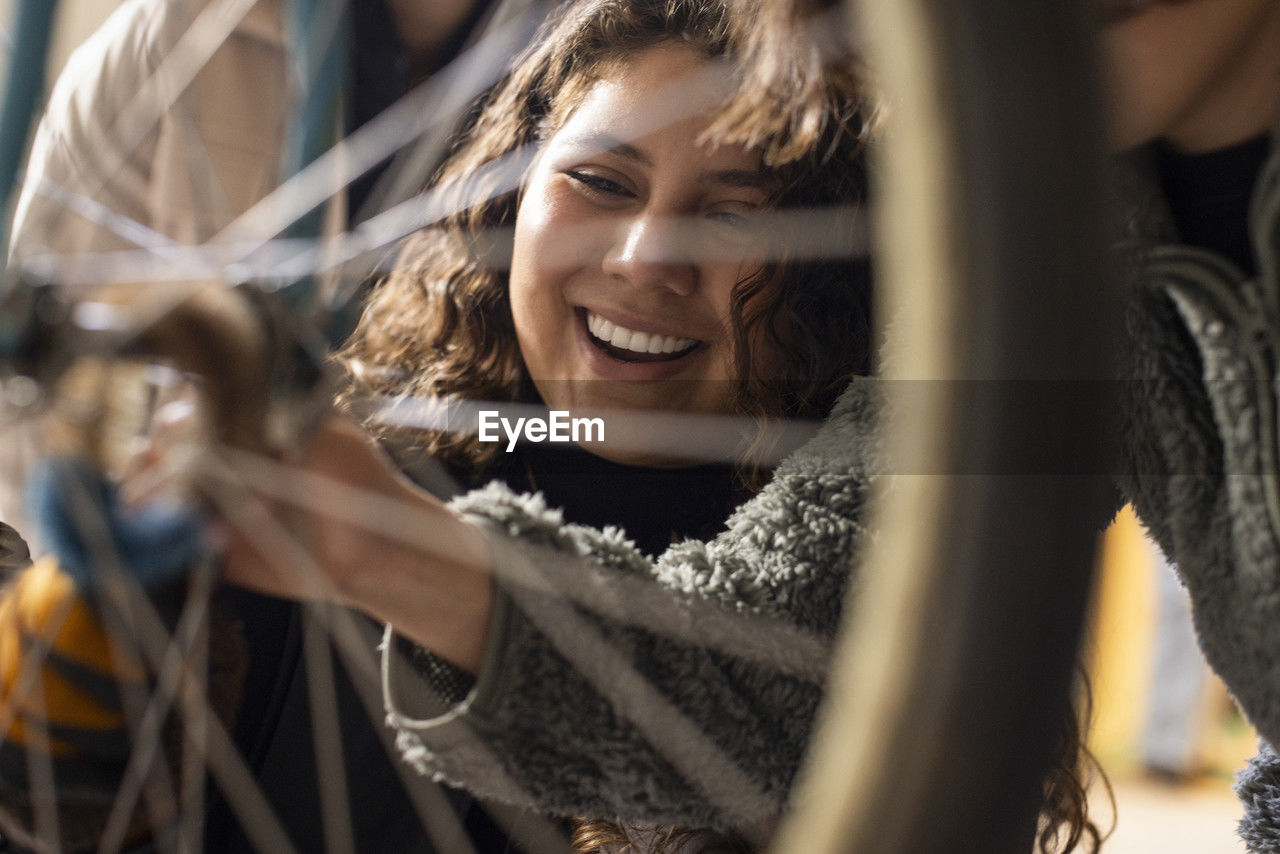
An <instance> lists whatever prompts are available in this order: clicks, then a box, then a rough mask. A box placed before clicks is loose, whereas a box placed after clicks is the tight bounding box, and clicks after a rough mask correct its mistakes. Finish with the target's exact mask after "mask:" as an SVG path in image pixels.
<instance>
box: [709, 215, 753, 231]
mask: <svg viewBox="0 0 1280 854" xmlns="http://www.w3.org/2000/svg"><path fill="white" fill-rule="evenodd" d="M708 216H709V217H711V219H713V220H715V221H716V222H719V223H721V224H723V225H727V226H731V227H733V228H746V227H747V225H748V223H749V222H750V219H749V218H748V217H747V215H746V214H742V213H738V212H736V211H712V212H711V213H710V214H708Z"/></svg>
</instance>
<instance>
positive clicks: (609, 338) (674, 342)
mask: <svg viewBox="0 0 1280 854" xmlns="http://www.w3.org/2000/svg"><path fill="white" fill-rule="evenodd" d="M587 330H588V331H589V332H590V333H591V334H592V335H593V336H595V337H596V338H597V339H599V340H601V341H604V342H606V343H608V344H610V345H612V346H614V347H617V348H619V349H622V350H630V351H632V352H633V353H655V354H656V353H675V352H678V351H680V350H688V349H689V348H690V347H692V346H693V345H695V344H697V343H698V339H696V338H678V337H676V336H674V335H651V334H649V333H648V332H636V331H635V330H634V329H626V328H624V327H621V326H618V325H617V324H615V323H613V322H612V321H608V320H605V319H604V318H603V317H601V316H600V315H598V314H592V313H591V312H587Z"/></svg>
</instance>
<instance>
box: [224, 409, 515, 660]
mask: <svg viewBox="0 0 1280 854" xmlns="http://www.w3.org/2000/svg"><path fill="white" fill-rule="evenodd" d="M211 465H212V466H214V467H215V471H216V476H215V478H214V479H213V480H214V481H216V482H217V483H219V484H221V485H220V486H218V487H216V488H215V487H210V490H211V496H210V497H211V498H212V499H213V502H212V503H213V507H214V509H215V511H216V512H217V514H218V516H219V517H220V521H219V522H218V523H217V527H218V528H219V529H220V534H221V538H222V539H223V540H224V543H225V550H224V555H225V565H224V578H225V579H226V580H228V581H230V582H232V583H234V584H239V585H242V586H244V587H247V588H250V589H253V590H257V591H259V592H263V593H268V594H271V595H274V596H281V597H285V598H290V599H299V600H303V599H327V600H331V601H336V602H339V603H341V604H343V605H346V606H349V607H352V608H356V609H359V610H361V611H364V612H365V613H367V614H369V615H370V616H372V617H375V618H376V619H379V620H382V621H384V622H388V623H391V624H392V625H393V626H394V627H395V628H396V630H397V631H399V632H400V633H401V634H403V635H405V636H406V637H408V638H411V639H412V640H414V641H417V642H418V643H420V644H422V645H423V646H426V647H428V648H429V649H431V650H432V651H433V652H435V653H436V654H437V655H439V656H441V657H442V658H445V659H447V660H449V661H451V662H452V663H453V664H455V665H457V666H459V667H461V668H463V669H465V670H468V671H471V672H474V671H475V670H476V669H477V668H478V667H479V663H480V659H481V654H482V652H483V649H484V642H485V637H486V633H487V627H488V618H489V609H490V605H491V599H492V590H491V580H490V575H489V571H488V569H489V566H488V562H489V558H488V549H487V546H486V544H485V541H484V538H483V536H482V535H481V533H480V531H479V530H478V529H477V528H475V527H474V526H472V525H470V524H467V523H465V522H463V521H461V520H460V519H458V518H457V517H456V516H454V515H453V514H452V513H450V512H449V511H448V510H447V509H446V508H445V506H444V505H443V504H442V503H441V502H440V501H439V500H438V499H436V498H435V497H434V496H432V495H429V494H428V493H426V492H424V491H422V490H420V489H418V488H417V487H415V486H414V485H413V484H411V483H410V482H409V481H408V480H407V479H405V478H404V477H403V476H402V475H400V473H399V472H397V471H396V470H395V468H394V467H393V466H392V464H391V463H390V461H389V460H387V458H386V457H385V456H384V455H383V454H382V453H381V452H380V451H379V450H378V449H377V448H376V447H375V446H374V444H373V443H372V441H371V440H370V439H369V438H368V437H367V436H366V435H365V434H364V433H363V432H362V431H361V430H360V429H359V428H358V427H357V426H356V425H355V424H353V423H352V422H350V421H349V420H348V419H346V418H343V417H341V416H336V415H335V416H331V417H330V418H329V419H328V420H327V421H326V422H325V423H323V424H322V425H321V426H320V427H319V428H318V429H317V430H316V431H315V432H314V433H313V434H312V435H311V437H310V438H309V440H308V441H307V443H306V445H305V447H304V448H303V449H302V450H301V452H300V454H299V456H298V459H297V460H296V461H289V462H281V461H278V460H274V459H266V458H263V457H261V456H259V455H252V454H247V453H242V452H237V451H225V452H223V453H221V454H219V455H217V459H216V460H215V461H214V462H212V463H211Z"/></svg>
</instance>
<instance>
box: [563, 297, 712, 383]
mask: <svg viewBox="0 0 1280 854" xmlns="http://www.w3.org/2000/svg"><path fill="white" fill-rule="evenodd" d="M575 315H576V316H577V323H576V325H577V328H578V344H579V349H580V350H581V351H582V354H583V357H584V358H585V360H586V362H587V366H588V367H589V368H590V369H591V371H592V372H593V373H594V374H596V375H597V376H599V377H602V378H604V379H613V380H622V381H631V382H644V381H651V380H662V379H669V378H671V377H673V376H675V375H676V374H678V373H680V372H681V371H683V370H684V369H685V367H686V366H687V365H688V364H689V362H690V360H691V359H694V358H696V357H697V354H698V353H699V352H700V351H701V350H702V349H703V347H702V342H701V341H698V340H697V339H694V338H679V337H676V336H664V335H655V334H653V333H649V334H647V336H646V338H645V339H638V338H637V337H636V336H637V334H639V335H645V334H646V333H636V331H635V330H630V329H627V328H625V327H618V326H617V324H612V323H610V321H608V320H605V319H604V318H602V317H600V316H599V315H595V314H594V313H592V312H588V311H587V310H586V309H585V308H579V309H577V311H575ZM602 324H610V325H611V326H613V327H614V329H613V330H610V329H609V328H608V327H606V326H603V325H602ZM589 325H592V326H595V327H596V330H597V331H599V332H600V333H601V334H600V335H597V334H594V333H593V332H592V330H591V329H590V328H589ZM618 329H621V330H622V331H621V332H618V333H617V334H618V340H619V341H624V342H625V343H626V346H625V347H618V346H615V345H614V344H613V343H612V340H613V336H614V331H615V330H618ZM604 331H608V332H609V333H610V343H606V342H605V341H604V340H602V337H603V332H604ZM623 334H626V335H627V337H626V338H622V337H621V336H622V335H623ZM655 341H656V342H657V343H658V344H660V345H661V346H662V347H663V348H664V349H665V348H666V347H667V346H668V345H672V346H673V347H680V348H681V349H673V350H672V351H671V352H657V353H650V352H648V349H649V347H650V346H652V344H653V342H655ZM641 344H643V345H644V347H645V352H640V351H639V350H638V349H637V350H633V349H631V348H632V347H639V346H640V345H641Z"/></svg>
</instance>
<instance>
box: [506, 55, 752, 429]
mask: <svg viewBox="0 0 1280 854" xmlns="http://www.w3.org/2000/svg"><path fill="white" fill-rule="evenodd" d="M701 63H702V60H701V59H700V57H699V56H698V55H697V54H696V53H694V52H693V51H692V50H691V49H689V48H687V47H683V46H679V45H674V44H673V45H670V46H659V47H655V48H652V49H649V50H646V51H644V52H642V53H638V54H636V55H635V56H634V58H633V59H631V60H629V61H627V62H625V63H621V64H620V65H619V67H618V69H617V70H616V71H614V72H612V73H609V74H606V75H605V76H604V77H603V79H601V80H599V81H598V82H596V83H594V84H593V85H592V86H591V87H590V88H589V89H588V90H587V92H586V95H585V97H584V98H583V100H582V102H581V104H579V105H578V106H577V108H576V109H574V110H573V111H572V112H571V113H570V114H569V116H568V117H567V119H566V120H565V121H564V123H563V124H562V126H561V127H560V128H559V129H557V130H556V131H555V133H554V134H553V135H552V136H551V138H550V139H549V140H547V142H546V145H545V147H544V149H543V151H542V152H541V154H540V156H539V159H538V161H537V163H536V165H535V166H534V167H533V170H532V173H531V176H530V179H529V181H528V184H527V186H526V189H525V191H524V195H523V197H522V198H521V201H520V206H519V209H518V213H517V215H516V224H515V247H514V254H513V258H512V267H511V307H512V312H513V314H514V318H515V327H516V335H517V338H518V340H519V344H520V350H521V353H522V355H523V357H524V362H525V366H526V367H527V369H528V371H529V374H530V376H531V378H532V379H533V382H534V384H535V385H536V386H537V388H538V391H539V393H540V394H541V395H542V398H543V401H544V402H545V403H546V404H547V406H548V407H550V408H552V409H569V410H580V409H592V408H603V409H644V410H653V409H663V410H675V411H685V412H724V411H727V410H728V409H729V407H730V401H731V395H732V394H733V391H734V388H733V385H734V383H733V381H734V380H735V379H736V377H735V368H734V364H735V361H734V353H733V335H732V331H731V327H730V320H729V311H730V295H731V293H732V291H733V289H734V286H735V285H736V284H737V283H739V282H741V281H743V280H744V279H746V278H748V277H750V276H751V275H753V274H754V273H756V272H758V271H759V270H760V268H761V264H762V261H761V258H760V255H761V251H760V249H759V246H760V241H759V235H758V234H757V233H756V232H755V230H754V225H753V222H752V219H751V214H753V213H755V212H758V211H760V210H761V209H762V208H763V207H764V206H765V204H766V202H767V200H768V194H767V188H766V174H765V173H764V172H763V171H762V167H761V161H760V157H759V155H758V154H757V153H754V152H752V151H749V150H747V149H746V148H742V147H735V146H717V147H712V146H709V145H702V144H699V137H700V136H701V134H702V132H703V131H704V130H705V129H706V127H707V125H708V123H709V122H710V121H711V118H712V116H711V115H709V114H705V113H704V114H700V115H694V116H684V117H681V116H674V117H672V116H663V115H661V114H659V115H648V113H651V112H653V110H652V109H648V108H646V105H647V104H651V103H652V102H653V101H654V100H658V101H665V102H667V103H670V102H671V101H673V100H676V101H678V100H680V99H679V98H676V99H672V98H669V97H668V98H665V99H664V98H661V97H659V98H657V99H655V97H654V96H655V93H658V92H660V91H662V90H663V87H671V86H675V87H679V86H681V85H686V86H687V85H689V84H688V83H687V82H686V81H688V80H689V75H690V74H691V73H693V72H696V71H698V69H699V67H700V65H701ZM677 91H678V90H677ZM646 122H648V124H647V125H646V126H644V127H638V124H642V123H646ZM655 128H656V129H655ZM607 433H608V421H607V419H606V434H607Z"/></svg>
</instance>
